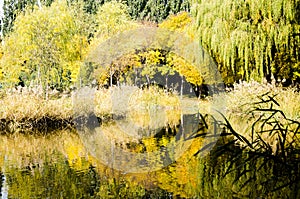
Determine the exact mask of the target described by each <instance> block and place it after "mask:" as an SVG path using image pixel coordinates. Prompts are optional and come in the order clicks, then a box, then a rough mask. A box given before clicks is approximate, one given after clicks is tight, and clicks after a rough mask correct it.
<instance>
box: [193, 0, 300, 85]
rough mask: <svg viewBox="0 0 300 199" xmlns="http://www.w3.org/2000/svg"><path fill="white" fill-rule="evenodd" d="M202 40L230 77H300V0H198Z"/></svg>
mask: <svg viewBox="0 0 300 199" xmlns="http://www.w3.org/2000/svg"><path fill="white" fill-rule="evenodd" d="M192 2H193V6H192V15H193V16H194V17H195V26H196V28H197V32H198V33H199V39H200V43H201V45H202V46H203V47H204V48H206V49H207V50H208V51H209V53H210V54H211V56H212V57H213V58H214V59H215V61H216V62H217V63H218V67H219V70H220V72H221V73H222V76H223V78H224V80H225V82H226V83H233V82H234V81H237V80H240V79H243V80H249V79H255V80H258V81H261V80H262V79H263V78H270V77H271V76H272V75H274V76H275V78H278V79H279V78H280V79H282V78H286V79H288V80H291V81H292V80H296V79H298V80H299V77H300V0H273V1H268V0H251V1H250V0H225V1H224V0H205V1H202V0H194V1H192Z"/></svg>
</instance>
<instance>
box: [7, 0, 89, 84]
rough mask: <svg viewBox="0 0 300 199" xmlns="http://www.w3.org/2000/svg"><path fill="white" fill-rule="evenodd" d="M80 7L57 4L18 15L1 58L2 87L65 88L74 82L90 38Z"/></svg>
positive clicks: (35, 8)
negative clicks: (34, 86)
mask: <svg viewBox="0 0 300 199" xmlns="http://www.w3.org/2000/svg"><path fill="white" fill-rule="evenodd" d="M86 17H87V16H86V15H85V14H84V13H83V12H82V9H81V8H80V7H72V6H68V5H67V3H66V2H65V1H58V2H55V3H53V4H52V5H51V7H45V8H38V7H34V9H33V10H31V9H27V10H26V11H25V13H24V14H20V15H18V17H17V18H16V21H15V25H14V28H13V31H12V33H11V34H10V35H9V37H7V38H6V39H5V45H4V46H3V57H2V59H1V71H2V73H3V77H2V81H3V82H4V83H5V84H8V85H9V84H15V83H18V82H19V81H22V82H23V83H24V84H26V85H29V84H34V85H42V86H43V88H44V89H46V87H48V86H54V87H56V88H64V87H66V86H70V84H72V83H73V82H75V81H76V78H77V75H78V72H79V67H80V64H81V61H82V60H83V57H84V54H85V51H86V48H87V45H88V40H87V39H88V35H89V24H88V23H87V21H88V20H85V19H86Z"/></svg>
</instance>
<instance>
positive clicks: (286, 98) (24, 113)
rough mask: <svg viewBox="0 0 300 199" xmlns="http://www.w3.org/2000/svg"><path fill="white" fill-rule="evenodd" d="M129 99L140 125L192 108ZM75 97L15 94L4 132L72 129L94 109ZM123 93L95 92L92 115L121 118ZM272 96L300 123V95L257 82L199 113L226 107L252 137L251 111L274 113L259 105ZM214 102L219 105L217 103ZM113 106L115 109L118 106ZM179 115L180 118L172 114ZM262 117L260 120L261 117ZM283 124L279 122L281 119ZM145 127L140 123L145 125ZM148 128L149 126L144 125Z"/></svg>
mask: <svg viewBox="0 0 300 199" xmlns="http://www.w3.org/2000/svg"><path fill="white" fill-rule="evenodd" d="M128 92H129V93H131V94H130V97H129V98H128V99H127V100H128V103H127V104H126V103H125V106H127V107H125V108H129V109H130V110H132V112H130V114H129V115H130V116H132V117H136V119H137V120H140V119H141V115H143V117H145V118H148V117H150V116H151V114H150V112H151V110H152V109H155V110H163V111H165V112H166V114H167V115H168V117H167V118H169V117H170V116H172V115H178V114H179V115H180V112H181V113H183V112H184V111H185V110H187V111H188V109H187V108H184V107H187V106H188V107H190V105H189V104H192V105H193V104H194V102H190V101H191V99H186V101H184V103H181V104H180V100H179V98H178V97H177V96H176V95H173V94H169V93H164V92H162V91H158V90H157V89H149V90H148V89H146V90H140V89H137V88H134V89H133V90H131V91H128ZM266 93H268V95H266V96H265V97H264V99H260V98H259V96H262V95H263V94H266ZM72 95H74V94H70V95H69V96H64V97H53V96H52V97H51V96H50V97H49V99H48V100H45V99H44V98H43V97H41V96H40V95H37V94H31V93H22V92H11V93H5V94H3V95H2V97H1V99H0V120H1V124H0V131H9V132H15V131H22V130H34V129H38V130H42V131H45V130H47V129H49V128H50V129H51V128H54V129H57V128H65V127H70V126H71V127H72V125H73V119H74V115H75V117H76V116H78V113H74V110H75V112H79V113H84V112H85V110H83V109H85V108H86V105H89V103H88V102H87V101H86V99H85V98H83V99H82V100H83V101H82V102H80V105H82V107H81V106H76V107H75V109H74V101H72V100H73V99H74V98H73V99H72ZM121 96H123V97H124V94H123V91H122V90H119V89H118V88H113V89H100V90H97V91H95V97H94V101H93V107H92V109H93V113H94V114H95V115H96V116H97V117H98V118H100V119H105V117H106V118H109V117H110V116H111V115H112V114H117V113H118V110H117V109H112V107H113V106H115V105H116V104H118V106H117V108H121V109H124V107H119V105H121V102H123V101H124V99H122V98H121ZM269 96H272V97H273V98H274V100H276V103H277V104H276V103H274V102H273V107H272V108H273V109H274V108H276V109H278V110H280V111H282V112H283V113H284V116H285V117H286V118H289V119H292V120H296V121H300V103H299V101H300V95H299V93H298V92H296V91H295V90H293V89H291V88H289V89H283V88H280V87H275V86H274V85H270V84H258V83H256V82H250V83H241V84H236V85H235V87H234V90H233V91H231V92H227V93H222V94H220V95H215V96H214V98H213V100H212V99H210V98H207V99H205V100H203V101H201V102H200V112H201V113H207V112H211V111H212V109H213V108H215V107H214V106H215V104H218V101H219V102H220V104H222V103H226V105H224V104H222V106H225V108H226V111H225V112H226V113H225V116H226V118H228V120H229V121H230V124H231V125H232V127H233V128H234V129H235V130H236V131H237V132H239V133H241V134H243V135H245V136H249V132H250V131H251V128H252V124H253V122H254V121H255V120H256V119H257V117H256V116H255V117H254V116H253V115H251V114H252V113H251V111H253V109H255V108H259V107H260V108H263V107H264V108H270V107H269V106H270V103H272V101H270V102H269V103H265V104H264V105H262V104H254V103H256V102H260V101H261V100H270V99H269V98H268V97H269ZM213 101H214V103H212V102H213ZM113 103H115V104H114V105H113ZM183 109H184V110H183ZM174 112H176V114H172V113H174ZM259 114H261V113H259V111H257V112H256V115H259ZM279 119H280V118H279ZM171 120H172V123H174V124H176V121H175V120H177V119H176V118H175V119H174V118H173V119H172V118H171ZM141 122H142V123H143V121H140V123H141ZM142 126H144V124H143V125H142Z"/></svg>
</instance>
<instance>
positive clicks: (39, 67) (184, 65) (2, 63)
mask: <svg viewBox="0 0 300 199" xmlns="http://www.w3.org/2000/svg"><path fill="white" fill-rule="evenodd" d="M122 2H123V3H124V4H122V3H118V2H117V1H90V0H66V1H54V2H53V0H32V1H26V0H18V1H12V0H5V1H4V7H3V10H2V11H1V14H2V19H1V30H2V33H3V34H4V38H3V37H2V39H3V41H4V42H3V43H2V45H1V48H0V81H1V86H2V87H3V86H8V87H11V86H14V85H16V84H18V83H20V82H21V83H22V85H26V86H29V85H41V86H42V87H43V88H44V90H46V88H49V87H50V88H56V89H60V90H64V89H67V88H69V87H70V86H74V85H75V84H76V83H78V81H79V82H80V84H81V83H84V81H85V80H86V79H87V78H90V77H89V74H84V73H90V74H91V73H94V74H95V75H97V77H95V76H94V77H93V78H95V79H97V80H98V82H107V81H108V80H109V78H110V79H111V77H112V75H115V76H116V78H119V77H118V73H119V74H121V73H123V72H128V68H130V69H131V70H132V71H135V72H133V74H131V75H134V73H135V74H137V72H136V71H138V70H139V68H141V66H143V71H140V73H141V74H145V75H146V77H147V81H149V79H150V77H151V76H152V75H153V73H157V72H159V73H161V74H162V76H164V77H165V79H166V82H167V81H168V76H169V75H171V74H173V73H174V72H177V73H179V74H180V75H181V76H186V79H188V81H189V82H191V83H192V84H194V85H200V84H202V83H203V78H204V79H205V78H206V77H203V76H201V75H203V73H202V74H200V75H199V73H195V72H194V70H193V67H192V66H191V65H190V63H188V60H183V59H182V57H180V55H179V56H178V55H174V54H172V53H169V52H164V51H163V50H160V49H145V50H143V51H139V52H133V54H129V55H125V57H124V58H122V59H120V60H116V62H115V63H114V65H113V66H111V67H110V68H112V69H113V71H111V74H108V69H107V68H105V67H99V66H92V65H88V66H87V65H85V66H84V68H87V70H85V71H81V70H80V68H82V66H83V64H86V63H83V62H84V60H85V58H86V55H87V54H88V53H89V52H91V51H93V49H94V48H95V47H96V46H97V45H98V44H99V43H101V42H103V41H105V40H107V39H108V38H110V37H111V36H114V35H115V34H117V33H119V32H122V31H125V30H132V29H135V28H138V27H141V26H143V25H145V23H143V21H145V20H151V21H153V22H157V23H156V24H155V26H157V25H158V26H160V27H162V28H167V29H169V30H172V31H177V32H184V33H185V34H187V35H188V36H190V37H192V38H194V39H196V40H198V41H199V44H200V45H201V46H203V47H204V48H205V49H206V50H207V51H208V53H209V54H210V55H211V56H212V57H213V59H214V61H215V62H216V63H217V64H218V69H219V71H220V73H221V74H222V77H223V79H224V81H225V83H229V84H230V83H233V82H235V81H238V80H250V79H255V80H258V81H262V80H263V79H264V78H267V79H269V80H270V78H271V77H272V76H274V77H275V78H276V79H286V80H287V82H293V81H299V79H300V11H299V10H300V9H299V7H300V0H294V1H292V0H276V1H272V2H269V1H264V0H256V1H248V0H242V1H240V0H234V1H220V0H208V1H201V0H195V1H191V3H189V2H188V1H183V0H181V1H179V0H173V1H154V0H150V1H143V0H135V1H134V0H131V1H122ZM190 4H191V6H190ZM190 7H191V12H190V13H189V14H188V13H187V12H183V13H181V14H177V15H176V16H173V15H172V14H174V13H178V12H180V11H183V10H189V8H190ZM166 18H167V19H166ZM141 22H142V23H141ZM146 25H147V23H146ZM126 56H127V57H126ZM120 64H123V66H122V67H120ZM158 65H159V66H160V67H157V66H158ZM125 66H126V67H125ZM161 66H164V67H161ZM167 67H169V68H167ZM132 71H131V72H132ZM129 72H130V71H129ZM200 73H201V71H200ZM128 74H129V73H128ZM129 75H130V74H129ZM119 76H120V75H119ZM166 85H167V83H166Z"/></svg>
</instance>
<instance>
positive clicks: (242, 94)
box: [222, 82, 300, 154]
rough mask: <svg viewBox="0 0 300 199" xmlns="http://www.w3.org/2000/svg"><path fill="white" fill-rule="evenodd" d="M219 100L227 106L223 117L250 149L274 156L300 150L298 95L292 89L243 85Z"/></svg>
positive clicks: (254, 84) (299, 98)
mask: <svg viewBox="0 0 300 199" xmlns="http://www.w3.org/2000/svg"><path fill="white" fill-rule="evenodd" d="M222 97H224V98H225V99H226V102H227V107H226V109H227V112H226V115H225V117H226V118H227V119H228V121H229V122H230V125H231V126H232V128H233V129H234V130H235V131H236V132H237V133H238V134H240V135H241V136H243V137H244V138H245V139H246V140H247V141H249V143H250V144H251V147H253V149H255V150H257V149H264V150H267V151H269V152H270V153H273V154H275V153H279V152H280V151H281V152H282V151H284V150H285V149H286V148H289V147H297V145H298V146H300V141H299V138H300V137H299V136H298V135H297V134H299V133H298V132H297V131H299V129H298V130H297V128H298V127H299V123H300V103H299V102H300V94H299V93H298V92H297V91H296V90H295V89H293V88H282V87H276V86H274V85H272V84H260V83H257V82H249V83H246V82H242V83H241V84H236V85H234V90H233V91H231V92H229V93H226V94H223V95H222ZM240 144H242V145H243V144H248V143H247V142H240ZM292 145H293V146H292ZM251 147H250V148H251Z"/></svg>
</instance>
